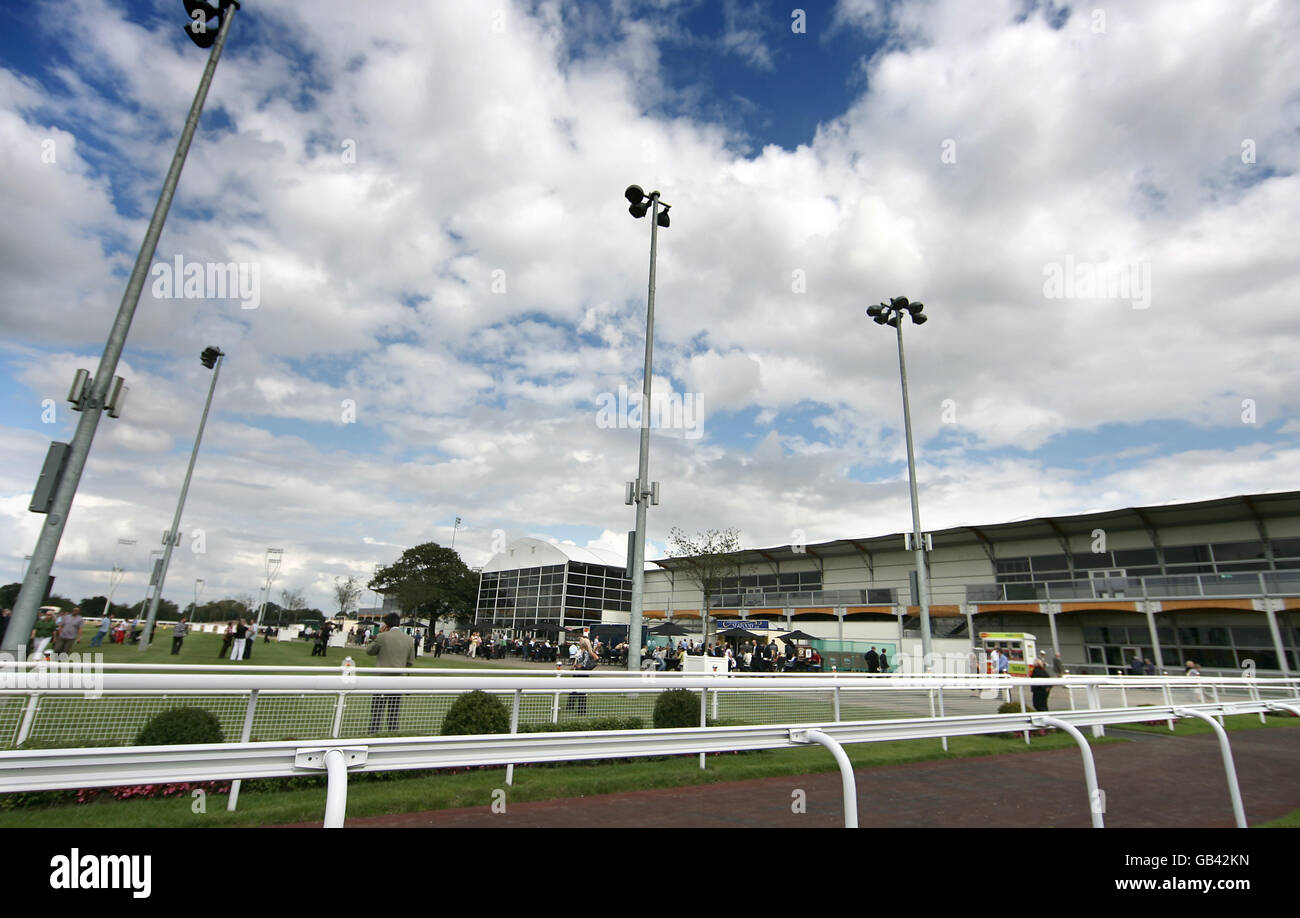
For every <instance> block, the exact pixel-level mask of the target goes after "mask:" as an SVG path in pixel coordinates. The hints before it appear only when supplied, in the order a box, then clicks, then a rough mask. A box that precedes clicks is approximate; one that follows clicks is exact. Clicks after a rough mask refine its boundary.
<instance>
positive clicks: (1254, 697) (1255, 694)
mask: <svg viewBox="0 0 1300 918" xmlns="http://www.w3.org/2000/svg"><path fill="white" fill-rule="evenodd" d="M1250 700H1251V701H1254V702H1256V703H1259V702H1260V701H1262V700H1263V699H1262V698H1260V696H1259V686H1257V685H1252V686H1251V687H1250ZM1259 722H1260V723H1261V724H1266V723H1268V718H1266V717H1265V716H1264V709H1263V708H1262V707H1261V708H1260V709H1259Z"/></svg>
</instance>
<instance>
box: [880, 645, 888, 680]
mask: <svg viewBox="0 0 1300 918" xmlns="http://www.w3.org/2000/svg"><path fill="white" fill-rule="evenodd" d="M885 654H886V651H885V648H883V647H881V648H880V671H881V672H882V673H886V674H888V673H889V657H887V656H886V655H885Z"/></svg>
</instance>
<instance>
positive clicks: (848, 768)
mask: <svg viewBox="0 0 1300 918" xmlns="http://www.w3.org/2000/svg"><path fill="white" fill-rule="evenodd" d="M790 741H791V742H794V743H819V744H821V745H823V746H825V747H826V748H827V749H829V750H830V751H831V755H833V756H834V757H835V764H836V765H838V766H839V767H840V785H841V786H842V787H843V789H844V828H846V829H856V828H857V827H858V784H857V780H856V779H855V778H854V777H853V764H852V763H851V762H850V761H849V757H848V755H846V754H845V752H844V747H843V746H841V745H840V744H839V743H838V742H837V741H836V740H835V739H833V738H832V737H830V736H827V735H826V734H825V733H823V732H821V731H820V730H791V731H790Z"/></svg>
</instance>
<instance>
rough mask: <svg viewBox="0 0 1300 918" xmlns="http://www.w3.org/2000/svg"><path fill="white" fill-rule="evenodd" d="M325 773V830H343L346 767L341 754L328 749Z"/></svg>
mask: <svg viewBox="0 0 1300 918" xmlns="http://www.w3.org/2000/svg"><path fill="white" fill-rule="evenodd" d="M325 772H326V774H327V775H328V778H327V780H328V784H327V785H326V790H325V825H324V826H322V828H325V829H341V828H343V817H344V815H345V814H346V812H347V808H348V766H347V762H345V761H344V760H343V752H342V750H339V749H330V750H329V751H327V752H326V753H325Z"/></svg>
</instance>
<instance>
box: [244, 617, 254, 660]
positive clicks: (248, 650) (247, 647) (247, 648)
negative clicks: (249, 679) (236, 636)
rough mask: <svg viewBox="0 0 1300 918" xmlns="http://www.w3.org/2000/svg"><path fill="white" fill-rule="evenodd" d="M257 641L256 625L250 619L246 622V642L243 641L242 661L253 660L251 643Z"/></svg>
mask: <svg viewBox="0 0 1300 918" xmlns="http://www.w3.org/2000/svg"><path fill="white" fill-rule="evenodd" d="M256 640H257V624H256V623H255V622H254V621H253V620H252V619H251V618H250V619H249V620H248V640H246V641H244V659H245V660H251V659H253V643H254V642H255V641H256Z"/></svg>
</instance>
